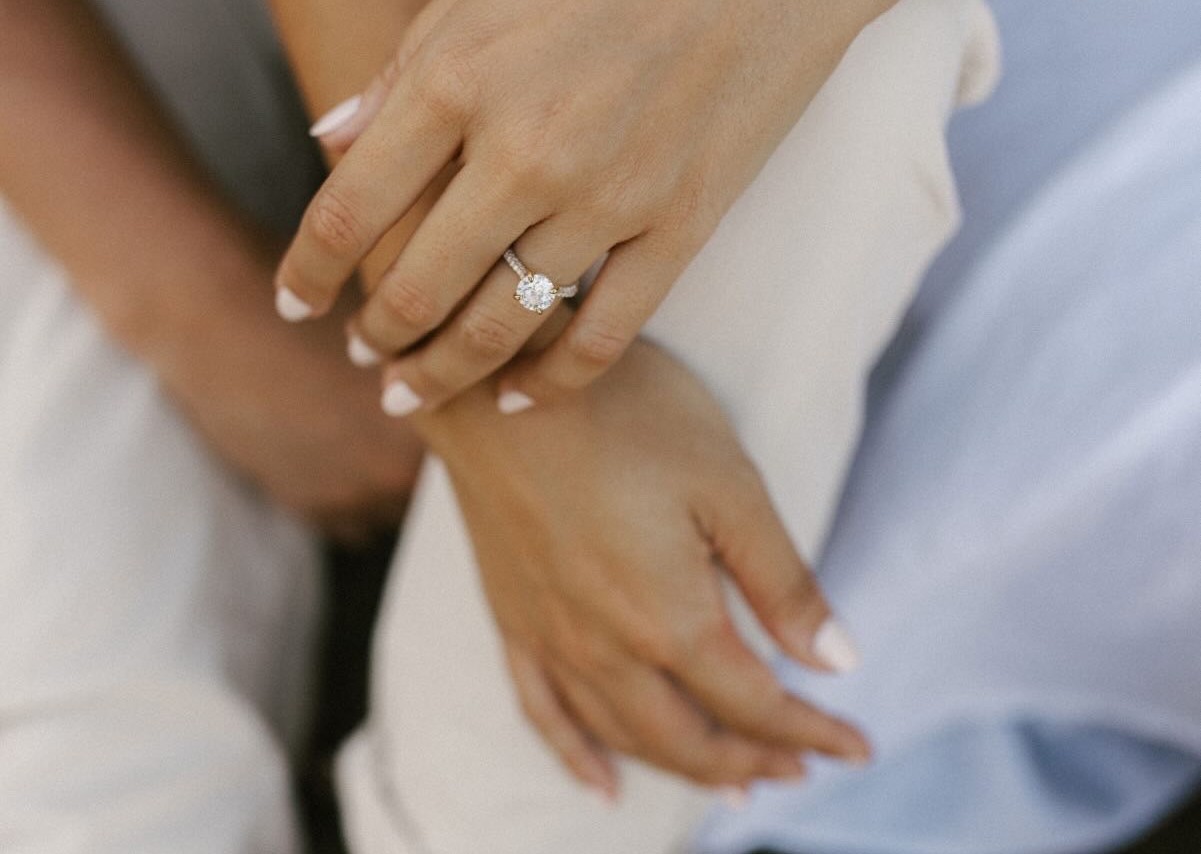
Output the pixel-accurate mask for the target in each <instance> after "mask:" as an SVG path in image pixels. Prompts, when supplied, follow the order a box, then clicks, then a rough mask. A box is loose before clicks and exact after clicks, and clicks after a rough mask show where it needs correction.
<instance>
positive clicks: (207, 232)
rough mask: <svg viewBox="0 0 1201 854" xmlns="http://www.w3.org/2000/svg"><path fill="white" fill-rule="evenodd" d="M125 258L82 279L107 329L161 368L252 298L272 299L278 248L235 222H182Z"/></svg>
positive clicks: (201, 340)
mask: <svg viewBox="0 0 1201 854" xmlns="http://www.w3.org/2000/svg"><path fill="white" fill-rule="evenodd" d="M122 260H123V263H122V264H121V265H120V266H119V267H118V269H117V270H116V271H114V273H112V274H104V273H96V274H93V275H92V276H91V278H90V280H89V281H87V282H83V283H81V287H82V289H83V290H84V291H85V292H86V293H85V296H86V297H87V298H88V299H89V301H90V302H91V303H92V305H93V308H94V310H95V311H96V313H97V315H98V316H99V318H100V321H101V323H102V324H103V325H104V326H105V328H106V330H107V331H108V333H109V334H110V335H111V336H112V337H113V338H114V339H116V341H117V342H118V343H119V344H121V345H122V346H123V347H124V348H126V349H127V350H129V351H130V352H131V353H133V354H134V355H135V356H137V357H138V358H139V359H141V360H143V361H144V362H147V363H148V364H150V365H151V366H152V367H153V368H154V369H155V370H156V371H158V372H159V373H163V374H166V373H170V372H171V371H172V370H174V368H175V367H176V366H178V365H179V364H180V363H181V362H186V361H187V360H188V359H189V357H190V355H191V353H193V352H194V350H195V348H196V347H197V346H200V345H203V344H204V342H205V341H207V340H209V339H210V333H211V332H212V330H213V328H214V326H216V325H218V324H224V323H227V322H228V321H229V320H230V319H231V318H233V317H236V316H238V315H241V314H244V313H245V312H246V308H247V305H248V300H253V299H255V297H256V296H257V297H259V298H260V301H263V302H264V303H265V304H266V303H267V302H269V300H270V294H271V286H270V282H271V275H272V265H273V258H272V255H271V253H270V252H268V251H267V249H266V248H265V242H264V241H260V240H256V239H254V238H253V237H252V236H251V235H250V234H249V233H248V230H247V229H242V228H240V227H238V226H236V225H234V224H232V223H210V224H202V225H198V226H197V227H193V228H189V229H179V230H175V231H173V232H172V236H171V237H170V238H169V239H166V240H163V241H161V242H158V243H156V244H155V245H154V246H153V247H148V248H146V250H145V251H139V252H137V253H131V254H130V255H129V256H125V257H124V258H123V259H122ZM256 291H261V293H256Z"/></svg>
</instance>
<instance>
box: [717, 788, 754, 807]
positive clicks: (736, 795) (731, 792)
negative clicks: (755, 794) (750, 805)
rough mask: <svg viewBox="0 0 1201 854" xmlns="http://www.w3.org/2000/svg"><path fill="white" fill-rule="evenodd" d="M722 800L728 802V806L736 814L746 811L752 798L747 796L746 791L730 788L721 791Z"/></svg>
mask: <svg viewBox="0 0 1201 854" xmlns="http://www.w3.org/2000/svg"><path fill="white" fill-rule="evenodd" d="M721 799H722V800H723V801H725V802H726V806H727V807H729V808H730V809H732V810H734V811H735V812H742V811H743V810H744V809H746V805H747V802H748V801H749V800H750V796H749V795H748V794H747V792H746V789H739V788H738V787H736V786H729V787H727V788H725V789H722V790H721Z"/></svg>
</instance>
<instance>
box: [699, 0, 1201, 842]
mask: <svg viewBox="0 0 1201 854" xmlns="http://www.w3.org/2000/svg"><path fill="white" fill-rule="evenodd" d="M996 11H997V14H998V18H999V21H1000V24H1001V29H1002V34H1003V37H1004V39H1005V42H1006V51H1007V55H1008V60H1007V66H1008V76H1007V79H1006V81H1005V83H1003V85H1002V88H1001V90H1000V91H999V92H998V94H997V97H996V98H995V99H994V101H993V102H992V103H991V104H990V105H988V106H986V107H984V108H982V109H980V110H978V111H976V112H974V113H971V114H968V115H966V116H964V117H963V118H961V119H960V120H958V121H957V124H956V127H955V129H954V133H953V135H952V148H953V154H954V156H955V160H956V165H957V171H958V172H959V177H960V180H961V191H962V194H963V203H964V209H965V216H966V224H965V228H964V231H963V233H962V234H961V236H960V237H959V238H958V239H957V240H956V242H955V244H954V245H953V246H952V247H950V248H949V250H948V251H947V253H946V254H945V256H944V258H943V259H941V260H940V262H939V264H938V265H937V266H936V268H935V270H934V271H933V272H932V274H931V276H930V279H929V281H928V282H927V284H926V286H925V287H924V288H923V292H922V294H921V296H920V297H919V299H918V301H917V303H916V304H915V306H914V308H913V311H912V312H911V313H910V317H909V318H908V320H907V323H906V326H905V328H904V329H903V331H902V334H901V336H900V337H899V339H898V341H897V342H896V345H895V346H894V347H893V348H892V350H891V351H890V353H889V354H888V355H887V356H886V358H885V360H884V362H883V363H882V365H881V367H880V369H879V371H878V372H877V376H876V378H875V381H874V384H873V389H872V392H871V407H870V415H869V419H868V427H867V430H866V433H865V436H864V440H863V443H862V446H861V448H860V452H859V455H858V458H857V460H856V464H855V468H854V471H853V472H852V475H851V477H850V481H849V484H848V487H847V492H846V495H845V498H844V501H843V505H842V507H841V509H840V513H839V518H838V520H837V523H836V526H835V529H834V531H833V534H832V536H831V538H830V541H829V543H828V546H827V549H826V554H825V555H824V559H823V561H822V566H821V572H822V577H823V581H824V583H825V585H826V586H827V589H828V590H829V591H830V593H831V596H832V598H833V599H834V600H835V602H836V604H837V606H838V607H839V608H840V610H842V611H843V612H844V613H845V614H846V616H847V617H848V618H849V620H850V621H851V623H852V624H853V626H854V628H855V630H856V632H857V634H858V636H859V638H860V640H861V643H862V645H863V647H864V653H865V659H866V664H865V667H864V668H863V669H862V671H861V672H859V673H858V674H855V675H854V676H851V677H845V678H840V679H836V680H833V679H829V678H822V677H815V676H813V675H811V674H807V673H803V672H800V671H799V670H796V669H791V668H787V667H784V668H783V669H782V672H783V674H784V676H785V678H786V679H787V681H788V682H789V684H790V685H791V686H792V687H794V688H795V689H796V690H798V691H799V692H801V693H803V694H805V695H807V696H810V697H813V698H814V699H815V700H816V701H817V702H819V703H820V704H822V705H826V706H828V707H831V708H834V709H837V710H840V711H843V712H846V713H848V714H849V715H850V716H852V717H854V718H857V719H859V720H861V721H862V722H863V723H864V724H865V726H866V727H867V728H868V730H869V732H870V733H871V734H872V735H873V737H874V739H875V741H876V745H877V751H878V762H877V763H876V765H875V766H874V767H873V768H872V769H870V770H867V771H863V772H850V771H846V770H844V769H841V768H838V767H835V766H833V765H823V766H819V767H817V768H816V769H815V773H814V775H813V779H812V780H811V781H810V782H809V783H808V784H807V785H805V786H803V787H782V786H769V785H763V786H760V787H758V788H757V789H756V791H755V793H754V796H753V798H752V800H751V803H750V805H749V807H748V808H747V809H746V810H745V811H743V812H741V813H734V812H728V811H723V812H720V813H718V814H715V815H713V816H711V818H710V820H709V821H708V822H707V824H706V826H705V828H704V830H703V831H702V833H701V836H700V839H699V843H698V850H699V851H701V852H704V854H743V852H746V851H748V850H750V849H752V848H755V847H759V846H765V847H774V848H776V849H778V850H780V851H788V852H797V854H806V852H808V854H909V852H913V854H919V852H920V854H944V852H945V854H994V852H995V854H1002V852H1004V854H1024V853H1025V852H1030V854H1033V852H1063V854H1069V852H1094V851H1105V850H1109V849H1111V848H1112V847H1114V846H1116V845H1119V844H1121V843H1122V842H1123V841H1125V840H1126V839H1127V838H1129V837H1130V836H1132V835H1134V834H1137V833H1139V832H1141V831H1142V830H1144V829H1145V828H1146V827H1147V826H1148V825H1149V824H1150V823H1152V822H1153V821H1154V820H1156V819H1157V818H1158V817H1159V816H1161V815H1162V814H1163V813H1164V812H1166V811H1167V810H1169V809H1171V808H1172V807H1173V806H1174V805H1176V804H1177V803H1178V802H1179V800H1180V799H1181V798H1182V797H1183V796H1184V795H1185V794H1186V793H1187V792H1189V791H1190V790H1191V789H1192V788H1193V787H1194V786H1195V785H1196V784H1197V783H1198V781H1199V780H1201V4H1198V3H1196V1H1195V0H1158V2H1156V3H1154V4H1148V3H1145V2H1134V0H1127V2H1117V0H1098V2H1092V3H1080V2H1077V0H1004V2H1000V3H998V4H997V6H996Z"/></svg>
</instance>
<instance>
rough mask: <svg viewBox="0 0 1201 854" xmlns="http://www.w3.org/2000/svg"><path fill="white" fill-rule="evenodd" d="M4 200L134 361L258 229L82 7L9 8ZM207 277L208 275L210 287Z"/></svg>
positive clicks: (2, 46)
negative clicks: (213, 180)
mask: <svg viewBox="0 0 1201 854" xmlns="http://www.w3.org/2000/svg"><path fill="white" fill-rule="evenodd" d="M0 79H3V80H4V86H2V87H0V193H2V194H3V195H4V197H5V198H6V199H7V200H8V202H9V203H10V204H11V205H12V206H13V207H14V208H15V210H16V212H17V213H18V214H19V215H20V216H21V217H22V219H23V220H24V221H25V222H26V223H27V224H28V225H29V227H30V228H31V229H32V230H33V231H34V233H35V234H36V235H37V237H38V238H39V240H40V241H41V242H42V243H43V245H44V246H45V247H46V248H47V250H48V251H50V252H51V253H52V254H53V255H54V256H55V257H56V258H58V259H59V261H60V262H61V263H62V264H63V265H64V266H65V267H66V268H67V270H68V271H69V272H70V273H71V275H72V279H73V280H74V281H75V282H76V283H77V286H78V287H79V289H80V291H81V292H82V295H83V296H84V297H85V298H86V299H87V300H88V301H89V302H90V303H91V304H92V305H93V306H94V307H95V309H96V310H97V311H98V313H99V314H100V316H101V318H102V320H103V321H104V322H105V323H106V324H107V325H108V326H109V328H110V330H111V331H113V332H114V333H115V334H116V335H117V336H118V337H119V338H121V339H122V340H123V343H125V344H126V345H127V346H129V347H130V348H131V349H133V350H135V351H137V352H139V353H140V354H141V355H144V356H147V357H153V356H154V355H155V354H156V353H157V352H158V350H159V349H160V348H161V347H163V346H166V344H165V332H166V325H167V324H166V323H165V322H164V321H165V319H166V318H168V317H170V318H187V317H190V316H200V315H201V314H203V312H202V311H201V309H200V306H199V305H198V304H197V302H198V301H199V300H201V299H206V303H205V305H206V306H207V304H208V302H207V298H206V297H205V295H204V294H203V293H202V292H201V285H202V283H212V282H217V281H221V279H222V276H221V275H220V274H219V273H218V274H217V275H214V273H215V272H216V271H222V270H224V269H226V268H229V269H233V268H235V267H237V266H239V265H242V264H243V262H244V259H243V257H242V256H243V254H244V253H246V252H247V251H248V244H249V242H250V241H249V238H248V235H249V230H248V229H246V228H245V227H244V226H242V225H241V224H239V223H238V222H237V221H236V216H235V214H234V213H233V212H232V209H231V208H230V207H229V206H228V205H226V204H225V203H224V202H223V201H222V199H221V198H220V197H219V195H218V193H217V192H216V191H215V190H214V189H213V187H212V186H211V184H210V183H209V182H208V181H207V180H206V178H205V176H204V175H203V173H202V172H201V170H200V169H199V167H198V166H197V165H196V164H195V163H194V162H193V161H192V160H191V158H190V157H189V155H188V152H187V148H186V146H185V144H184V143H183V142H182V140H180V139H179V138H178V136H177V135H176V134H175V133H174V132H173V130H172V129H171V126H170V123H169V122H168V121H167V119H166V118H165V117H164V116H163V115H162V114H161V113H160V111H159V110H158V108H157V106H156V104H155V101H154V98H153V97H152V96H151V94H150V93H149V91H148V90H147V88H146V87H145V86H144V85H143V83H142V81H141V79H140V77H139V75H138V73H137V71H136V70H135V69H134V68H133V67H132V66H131V64H130V63H129V61H128V60H127V58H126V57H125V56H124V55H123V53H122V52H121V50H120V49H119V47H118V46H117V45H116V43H115V41H114V40H113V39H112V38H111V37H110V36H109V34H108V33H107V31H106V29H105V28H104V25H103V23H102V22H101V21H100V19H99V18H98V17H97V16H96V15H95V13H94V12H92V10H91V9H90V8H89V6H88V5H87V4H86V3H84V2H81V1H80V0H0ZM201 273H203V275H200V274H201Z"/></svg>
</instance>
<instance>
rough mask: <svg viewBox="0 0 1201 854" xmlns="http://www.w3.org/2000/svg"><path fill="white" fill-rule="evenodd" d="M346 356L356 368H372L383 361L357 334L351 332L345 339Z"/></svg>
mask: <svg viewBox="0 0 1201 854" xmlns="http://www.w3.org/2000/svg"><path fill="white" fill-rule="evenodd" d="M346 355H347V356H349V357H350V361H351V363H353V364H354V365H355V367H358V368H374V367H375V366H376V365H378V364H379V363H380V362H382V361H383V357H382V356H380V354H379V352H378V351H377V350H376V349H375V348H374V347H372V346H371V345H370V344H368V343H367V342H366V341H364V340H363V337H362V336H361V335H359V333H357V332H351V333H350V335H349V337H348V338H347V339H346Z"/></svg>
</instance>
